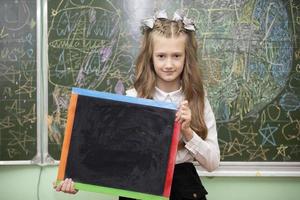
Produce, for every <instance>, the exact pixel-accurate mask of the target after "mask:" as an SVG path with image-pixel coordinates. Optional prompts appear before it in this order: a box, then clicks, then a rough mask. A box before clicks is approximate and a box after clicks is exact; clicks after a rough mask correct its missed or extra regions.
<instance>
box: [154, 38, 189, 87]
mask: <svg viewBox="0 0 300 200" xmlns="http://www.w3.org/2000/svg"><path fill="white" fill-rule="evenodd" d="M185 40H186V36H185V35H184V34H180V35H179V36H178V37H171V38H166V37H164V36H161V35H158V34H154V35H153V55H152V58H153V64H154V70H155V73H156V76H157V77H156V80H157V82H156V84H157V86H158V87H159V88H161V89H162V88H166V87H168V88H173V89H178V88H179V87H180V77H181V76H180V75H181V73H182V71H183V67H184V61H185Z"/></svg>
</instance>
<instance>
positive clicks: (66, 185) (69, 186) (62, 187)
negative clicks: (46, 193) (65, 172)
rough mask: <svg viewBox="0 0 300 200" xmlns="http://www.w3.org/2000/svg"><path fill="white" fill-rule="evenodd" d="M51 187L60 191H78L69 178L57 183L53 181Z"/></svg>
mask: <svg viewBox="0 0 300 200" xmlns="http://www.w3.org/2000/svg"><path fill="white" fill-rule="evenodd" d="M53 188H54V189H55V190H56V191H57V192H60V191H61V192H65V193H69V194H76V193H77V192H78V190H76V189H75V188H74V182H73V181H72V179H71V178H66V179H65V180H64V181H62V182H60V184H59V185H56V184H55V183H53Z"/></svg>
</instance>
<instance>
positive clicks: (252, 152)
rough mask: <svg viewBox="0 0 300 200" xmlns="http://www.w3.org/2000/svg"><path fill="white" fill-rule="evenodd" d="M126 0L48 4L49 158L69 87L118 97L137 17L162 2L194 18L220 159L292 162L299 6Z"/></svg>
mask: <svg viewBox="0 0 300 200" xmlns="http://www.w3.org/2000/svg"><path fill="white" fill-rule="evenodd" d="M124 2H126V1H102V2H98V3H97V2H96V1H74V0H72V1H71V0H51V1H49V6H48V13H49V14H48V15H49V16H48V19H49V23H48V24H49V29H48V40H49V102H50V105H49V111H50V112H49V121H50V122H51V123H50V124H49V137H50V138H51V139H52V140H51V142H50V149H51V150H52V152H51V153H52V154H53V156H54V157H56V158H57V159H58V156H57V155H59V153H58V152H59V151H60V146H61V141H62V140H61V139H62V137H63V135H62V132H63V130H64V123H65V119H66V109H67V105H68V96H69V95H68V94H69V90H70V89H69V88H70V87H71V86H79V87H83V88H88V89H95V90H102V91H110V92H115V93H119V94H122V93H124V91H125V90H126V89H127V88H128V87H130V86H131V85H132V83H133V80H134V59H135V57H136V56H137V52H138V49H139V40H138V39H137V38H140V36H141V35H140V33H139V30H138V27H139V24H140V21H141V20H142V19H144V18H146V17H150V16H151V15H152V13H153V11H154V10H157V9H161V8H163V9H166V10H167V11H168V13H169V16H170V15H172V12H174V11H175V10H177V9H182V10H184V11H185V12H186V13H187V14H188V16H189V17H191V18H193V19H194V20H195V25H196V27H197V40H198V42H199V44H200V45H199V58H200V61H201V68H202V71H203V76H204V79H205V83H206V88H207V93H208V96H209V100H210V103H211V104H212V107H213V110H214V113H215V116H216V120H217V126H218V135H219V144H220V148H221V159H222V160H223V161H300V145H299V144H298V143H299V140H300V126H299V117H297V116H299V112H300V104H299V102H300V94H299V85H300V84H299V81H300V75H299V71H300V70H299V66H300V64H299V63H300V60H299V57H300V56H299V47H298V42H299V41H298V40H299V32H300V30H299V29H300V24H299V21H300V20H299V16H300V12H299V8H300V7H299V3H298V2H296V1H293V0H290V1H282V0H266V1H265V0H249V1H245V0H236V1H229V0H220V1H213V0H209V1H175V2H174V3H173V4H172V5H170V3H169V1H166V0H160V1H147V0H144V1H142V3H141V1H132V2H130V5H129V3H124ZM4 34H5V33H4ZM55 155H56V156H55Z"/></svg>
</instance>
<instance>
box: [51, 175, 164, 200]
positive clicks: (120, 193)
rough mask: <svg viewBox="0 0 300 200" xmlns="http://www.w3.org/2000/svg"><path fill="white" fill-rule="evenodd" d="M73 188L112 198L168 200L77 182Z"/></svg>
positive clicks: (162, 197) (161, 197)
mask: <svg viewBox="0 0 300 200" xmlns="http://www.w3.org/2000/svg"><path fill="white" fill-rule="evenodd" d="M59 182H60V181H59V180H58V181H57V182H56V184H59ZM74 187H75V189H78V190H84V191H89V192H98V193H103V194H110V195H113V196H122V197H128V198H136V199H141V200H169V198H168V197H164V196H157V195H152V194H146V193H140V192H133V191H128V190H122V189H116V188H109V187H103V186H98V185H91V184H85V183H78V182H75V185H74Z"/></svg>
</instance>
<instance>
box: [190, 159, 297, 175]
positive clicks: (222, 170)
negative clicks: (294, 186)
mask: <svg viewBox="0 0 300 200" xmlns="http://www.w3.org/2000/svg"><path fill="white" fill-rule="evenodd" d="M194 165H195V166H196V169H197V172H198V174H199V176H206V177H215V176H219V177H222V176H224V177H300V162H228V161H224V162H221V164H220V166H219V168H218V169H216V170H215V171H213V172H208V171H206V170H205V169H204V168H202V167H201V166H200V165H199V164H198V163H196V162H194Z"/></svg>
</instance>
